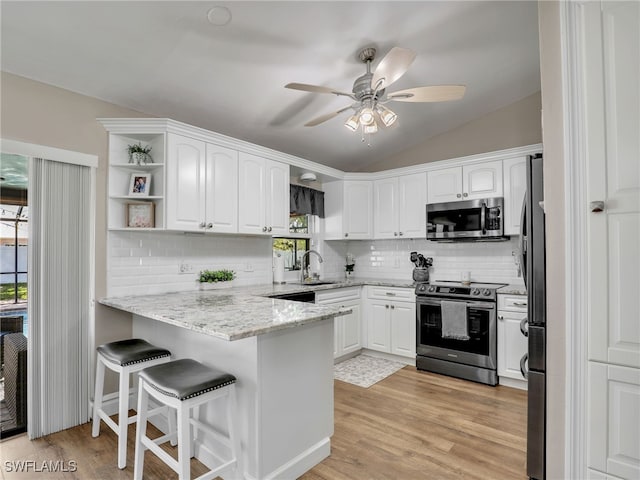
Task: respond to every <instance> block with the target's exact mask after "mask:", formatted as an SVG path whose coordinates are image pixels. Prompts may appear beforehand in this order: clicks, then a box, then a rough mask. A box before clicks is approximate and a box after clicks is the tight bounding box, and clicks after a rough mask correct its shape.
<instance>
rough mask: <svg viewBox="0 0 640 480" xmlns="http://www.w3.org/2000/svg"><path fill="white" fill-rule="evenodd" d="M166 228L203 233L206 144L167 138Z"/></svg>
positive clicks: (185, 138) (173, 137) (187, 139)
mask: <svg viewBox="0 0 640 480" xmlns="http://www.w3.org/2000/svg"><path fill="white" fill-rule="evenodd" d="M167 150H168V151H167V228H168V229H169V230H197V231H204V226H205V224H204V221H205V205H206V201H205V188H206V184H205V168H204V163H205V143H204V142H201V141H200V140H194V139H192V138H188V137H183V136H181V135H175V134H173V133H169V134H168V135H167Z"/></svg>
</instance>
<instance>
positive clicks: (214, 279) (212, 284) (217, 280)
mask: <svg viewBox="0 0 640 480" xmlns="http://www.w3.org/2000/svg"><path fill="white" fill-rule="evenodd" d="M235 277H236V272H234V271H233V270H224V269H223V270H202V271H201V272H200V275H198V283H199V285H200V290H217V289H219V288H229V287H231V286H232V284H231V281H232V280H233V279H234V278H235Z"/></svg>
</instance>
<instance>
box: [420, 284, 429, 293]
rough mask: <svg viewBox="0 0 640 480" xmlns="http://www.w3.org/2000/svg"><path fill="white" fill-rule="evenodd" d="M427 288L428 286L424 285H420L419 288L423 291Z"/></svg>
mask: <svg viewBox="0 0 640 480" xmlns="http://www.w3.org/2000/svg"><path fill="white" fill-rule="evenodd" d="M426 289H427V287H425V286H424V285H420V286H419V287H418V290H420V291H421V292H424V291H425V290H426Z"/></svg>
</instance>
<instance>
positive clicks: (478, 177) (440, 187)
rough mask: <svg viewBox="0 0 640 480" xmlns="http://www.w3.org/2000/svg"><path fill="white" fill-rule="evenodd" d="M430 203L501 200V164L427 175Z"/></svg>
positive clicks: (472, 166) (469, 166)
mask: <svg viewBox="0 0 640 480" xmlns="http://www.w3.org/2000/svg"><path fill="white" fill-rule="evenodd" d="M427 179H428V186H427V192H428V201H429V203H439V202H455V201H458V200H473V199H477V198H491V197H500V196H502V194H503V187H502V161H501V160H497V161H494V162H485V163H475V164H472V165H464V166H461V167H451V168H445V169H442V170H434V171H431V172H429V173H428V175H427Z"/></svg>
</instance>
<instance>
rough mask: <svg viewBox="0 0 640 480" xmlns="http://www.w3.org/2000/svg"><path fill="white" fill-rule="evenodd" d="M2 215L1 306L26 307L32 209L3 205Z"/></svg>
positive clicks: (0, 248) (0, 239) (1, 207)
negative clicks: (29, 231) (23, 305)
mask: <svg viewBox="0 0 640 480" xmlns="http://www.w3.org/2000/svg"><path fill="white" fill-rule="evenodd" d="M0 211H1V213H2V215H1V217H2V218H1V229H2V230H1V233H0V254H1V257H2V271H1V272H0V302H1V303H3V304H6V303H13V304H15V303H26V301H27V248H28V223H27V222H28V218H29V207H27V206H21V205H6V204H2V205H0Z"/></svg>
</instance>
